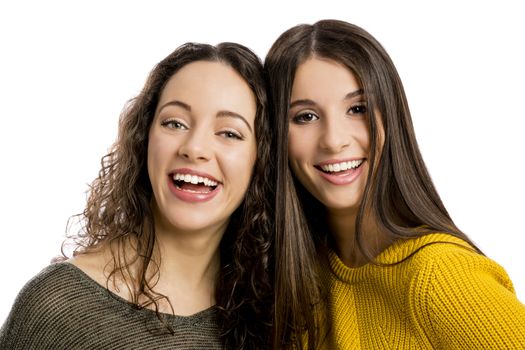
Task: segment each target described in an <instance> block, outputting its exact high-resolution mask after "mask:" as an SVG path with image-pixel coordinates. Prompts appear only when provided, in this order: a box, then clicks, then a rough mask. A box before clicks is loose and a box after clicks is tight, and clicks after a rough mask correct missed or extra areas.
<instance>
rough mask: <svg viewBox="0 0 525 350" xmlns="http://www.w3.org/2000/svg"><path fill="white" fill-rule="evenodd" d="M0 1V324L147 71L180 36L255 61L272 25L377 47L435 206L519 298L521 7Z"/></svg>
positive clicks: (71, 210)
mask: <svg viewBox="0 0 525 350" xmlns="http://www.w3.org/2000/svg"><path fill="white" fill-rule="evenodd" d="M7 3H8V2H7V1H4V2H2V3H1V5H0V45H1V47H0V161H1V171H0V206H1V207H0V223H1V230H0V284H1V287H0V291H1V298H0V324H1V323H2V322H3V320H4V319H5V317H6V316H7V313H8V312H9V310H10V308H11V305H12V303H13V301H14V298H15V297H16V294H17V293H18V291H19V290H20V288H21V287H22V286H23V285H24V284H25V282H26V281H27V280H28V279H30V278H31V277H32V276H33V275H34V274H36V273H38V272H39V271H40V270H41V269H42V268H43V267H45V266H46V264H48V262H49V260H50V259H51V258H52V257H54V256H56V255H58V254H59V252H60V244H61V242H62V240H63V238H64V233H65V229H66V222H67V219H68V218H69V216H70V215H73V214H76V213H79V212H80V211H82V209H83V207H84V203H85V198H86V195H85V192H86V190H87V188H88V186H87V184H88V183H90V182H91V181H92V180H93V179H94V178H95V176H96V175H97V172H98V169H99V161H100V158H101V157H102V156H103V155H104V154H105V153H106V151H107V150H108V147H109V146H110V145H111V144H112V142H113V141H114V139H115V137H116V132H117V120H118V116H119V114H120V111H121V109H122V107H123V106H124V104H125V102H126V101H127V100H128V99H130V98H132V97H133V96H134V95H136V94H137V93H138V92H139V90H140V89H141V87H142V85H143V84H144V81H145V78H146V76H147V74H148V72H149V71H150V69H151V68H152V67H153V65H154V64H155V63H157V62H158V61H160V60H161V59H162V58H164V57H165V56H166V55H168V54H169V53H170V52H171V51H173V50H174V49H175V48H176V47H177V46H179V45H180V44H182V43H184V42H187V41H197V42H206V43H211V44H216V43H218V42H221V41H236V42H240V43H243V44H245V45H246V46H248V47H250V48H252V49H253V50H254V51H255V52H256V53H257V54H259V55H260V56H261V57H263V58H264V56H265V54H266V52H267V50H268V49H269V47H270V45H271V44H272V42H273V41H274V40H275V39H276V38H277V36H278V35H279V34H280V33H282V32H283V31H284V30H286V29H288V28H289V27H291V26H293V25H296V24H298V23H312V22H315V21H316V20H319V19H323V18H337V19H343V20H346V21H349V22H353V23H355V24H358V25H360V26H362V27H364V28H365V29H366V30H368V31H369V32H370V33H372V35H374V36H375V37H376V38H377V39H378V40H379V41H380V42H381V43H382V44H383V45H384V46H385V48H386V49H387V51H388V52H389V53H390V55H391V56H392V58H393V60H394V63H395V64H396V66H397V68H398V70H399V73H400V75H401V78H402V80H403V82H404V85H405V88H406V92H407V95H408V100H409V103H410V106H411V110H412V114H413V119H414V124H415V128H416V135H417V138H418V140H419V143H420V147H421V150H422V152H423V156H424V158H425V160H426V162H427V165H428V168H429V170H430V173H431V175H432V177H433V179H434V181H435V184H436V186H437V188H438V190H439V192H440V194H441V196H442V198H443V200H444V202H445V205H446V206H447V208H448V210H449V212H450V214H451V215H452V217H453V218H454V219H455V221H456V223H457V224H458V226H459V227H460V228H461V229H462V230H464V231H465V232H466V233H467V234H468V235H470V237H471V238H472V239H473V240H474V241H475V242H476V243H477V244H478V245H479V247H481V249H482V250H483V251H484V252H485V253H486V254H487V255H488V256H490V257H491V258H493V259H494V260H496V261H498V262H499V263H500V264H501V265H502V266H503V267H504V268H505V269H506V270H507V271H508V273H509V275H510V277H511V278H512V280H513V282H514V284H515V287H516V291H517V294H518V297H519V298H520V299H521V300H522V301H524V300H525V250H524V246H523V243H524V242H525V240H524V236H525V225H524V224H523V218H524V216H525V205H524V204H523V198H524V197H525V185H524V181H523V180H524V176H523V172H524V170H525V167H524V165H523V158H524V157H523V155H522V153H523V152H524V151H525V137H523V135H522V134H523V133H524V131H525V129H524V123H523V120H524V118H525V112H524V110H525V105H524V104H525V98H524V95H525V88H524V84H525V44H524V42H525V39H524V37H525V21H524V20H523V18H524V11H523V10H520V9H519V8H518V5H517V4H518V3H520V2H519V1H515V2H510V1H497V2H496V1H493V2H483V1H476V2H474V1H472V2H470V4H469V2H468V1H439V2H437V1H436V2H435V3H434V4H433V5H432V4H420V3H419V2H416V1H414V2H412V3H409V2H399V1H395V2H394V1H384V2H377V1H349V0H346V1H327V0H324V1H318V2H315V3H312V4H311V5H309V3H308V2H306V1H300V2H291V1H284V0H283V1H276V2H272V1H261V2H252V1H238V2H228V1H209V2H205V1H191V4H189V3H190V1H166V2H161V1H156V2H155V1H149V2H147V3H146V1H144V2H143V3H138V2H136V1H126V2H116V1H105V2H102V1H100V2H97V1H89V2H87V1H85V2H80V1H63V2H56V1H32V2H28V1H17V2H16V5H8V4H7ZM11 3H15V2H14V1H12V2H11ZM421 3H422V2H421ZM426 3H430V2H426Z"/></svg>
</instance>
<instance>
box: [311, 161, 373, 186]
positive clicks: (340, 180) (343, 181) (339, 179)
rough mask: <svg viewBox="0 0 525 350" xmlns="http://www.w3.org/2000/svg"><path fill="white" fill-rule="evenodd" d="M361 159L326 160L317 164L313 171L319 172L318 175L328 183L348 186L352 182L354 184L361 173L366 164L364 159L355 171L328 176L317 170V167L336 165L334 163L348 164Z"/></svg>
mask: <svg viewBox="0 0 525 350" xmlns="http://www.w3.org/2000/svg"><path fill="white" fill-rule="evenodd" d="M359 159H363V158H348V159H341V160H339V159H338V160H328V161H325V162H322V163H319V164H317V165H316V167H315V169H316V170H317V171H318V172H319V174H320V175H321V176H322V177H323V178H324V179H325V180H327V181H328V182H330V183H331V184H334V185H348V184H350V183H352V182H354V181H355V180H356V179H357V178H358V177H359V175H361V173H362V172H363V165H364V163H365V162H366V159H364V161H363V163H361V165H360V166H359V167H358V168H357V169H350V170H345V171H339V172H337V173H333V174H329V173H325V172H324V171H322V170H321V169H319V168H317V166H319V167H320V166H322V165H328V164H336V163H342V162H350V161H353V160H359Z"/></svg>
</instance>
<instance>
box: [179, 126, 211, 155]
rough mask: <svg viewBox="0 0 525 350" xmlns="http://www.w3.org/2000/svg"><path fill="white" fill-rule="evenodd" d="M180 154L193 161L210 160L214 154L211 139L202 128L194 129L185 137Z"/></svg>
mask: <svg viewBox="0 0 525 350" xmlns="http://www.w3.org/2000/svg"><path fill="white" fill-rule="evenodd" d="M178 155H179V156H180V157H183V158H185V159H187V160H188V161H191V162H199V161H207V160H210V158H211V155H212V149H211V140H210V139H209V137H208V135H207V134H206V133H205V132H203V131H202V130H198V129H193V130H191V131H190V132H188V134H187V135H186V137H185V138H184V141H183V142H182V143H181V145H180V147H179V151H178Z"/></svg>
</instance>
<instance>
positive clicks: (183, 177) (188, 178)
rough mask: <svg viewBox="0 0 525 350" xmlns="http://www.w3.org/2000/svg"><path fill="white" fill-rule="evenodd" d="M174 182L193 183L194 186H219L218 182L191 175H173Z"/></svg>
mask: <svg viewBox="0 0 525 350" xmlns="http://www.w3.org/2000/svg"><path fill="white" fill-rule="evenodd" d="M173 180H175V181H177V180H179V181H184V182H188V183H192V184H194V185H196V184H199V183H203V184H204V185H205V186H217V182H216V181H213V180H211V179H208V178H206V177H201V176H197V175H190V174H179V173H177V174H175V175H173Z"/></svg>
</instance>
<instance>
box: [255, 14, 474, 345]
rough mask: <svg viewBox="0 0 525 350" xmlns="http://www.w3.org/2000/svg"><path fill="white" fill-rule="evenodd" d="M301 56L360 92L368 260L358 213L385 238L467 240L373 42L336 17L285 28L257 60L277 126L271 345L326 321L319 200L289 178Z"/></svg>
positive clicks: (300, 336)
mask: <svg viewBox="0 0 525 350" xmlns="http://www.w3.org/2000/svg"><path fill="white" fill-rule="evenodd" d="M310 57H319V58H323V59H328V60H332V61H334V62H337V63H339V64H341V65H343V66H345V67H346V68H348V69H349V70H350V71H351V72H352V73H353V74H354V75H355V76H356V77H357V78H358V80H359V82H360V83H361V86H362V88H363V90H364V92H365V96H366V97H365V98H366V102H367V106H368V107H367V109H368V111H369V114H368V123H369V130H370V133H371V151H370V155H369V157H368V159H369V162H370V169H371V171H370V172H369V174H368V178H367V184H366V187H365V190H364V195H363V200H362V202H361V204H360V208H359V213H358V216H357V220H356V227H355V232H356V235H355V237H356V243H357V246H358V248H359V250H360V251H361V253H362V254H363V255H364V256H365V257H366V258H367V259H368V260H369V261H370V262H374V254H373V252H372V250H371V249H370V247H368V246H366V244H365V243H364V242H363V239H362V236H363V232H362V231H363V229H362V226H363V219H364V217H368V216H369V215H371V217H373V218H375V224H376V226H377V229H378V230H380V231H381V232H384V233H385V234H387V235H388V236H389V237H390V238H391V239H392V240H398V239H409V238H413V237H418V236H422V235H425V234H428V233H432V232H446V233H449V234H451V235H454V236H456V237H459V238H461V239H463V240H465V241H467V242H469V243H471V244H472V242H471V241H470V240H469V239H468V237H467V236H466V235H465V234H464V233H463V232H461V231H460V230H459V229H458V228H457V227H456V225H455V224H454V222H453V221H452V219H451V218H450V216H449V214H448V212H447V210H446V209H445V206H444V205H443V203H442V201H441V199H440V197H439V195H438V193H437V191H436V189H435V187H434V185H433V183H432V180H431V178H430V175H429V173H428V171H427V168H426V166H425V163H424V162H423V158H422V156H421V153H420V151H419V147H418V145H417V141H416V137H415V134H414V128H413V125H412V119H411V116H410V111H409V108H408V103H407V99H406V96H405V92H404V89H403V85H402V83H401V79H400V78H399V75H398V73H397V70H396V68H395V66H394V64H393V62H392V60H391V59H390V57H389V55H388V54H387V52H386V51H385V50H384V48H383V47H382V46H381V44H380V43H379V42H378V41H377V40H376V39H375V38H374V37H372V36H371V35H370V34H369V33H368V32H366V31H365V30H363V29H362V28H360V27H358V26H355V25H352V24H350V23H346V22H343V21H337V20H322V21H319V22H317V23H315V24H313V25H306V24H303V25H298V26H295V27H293V28H291V29H289V30H287V31H286V32H284V33H283V34H282V35H281V36H280V37H279V38H278V39H277V41H276V42H275V43H274V44H273V46H272V47H271V49H270V51H269V53H268V55H267V57H266V61H265V68H266V72H267V75H268V80H269V86H270V92H271V95H272V96H271V98H270V100H271V106H272V113H271V114H272V115H273V118H275V120H274V123H275V127H276V135H275V137H276V139H275V141H274V142H275V148H276V154H277V156H276V171H277V183H276V207H275V209H276V237H275V246H276V271H275V304H276V305H275V310H276V314H275V320H274V322H275V325H274V326H275V331H274V335H275V339H274V346H275V347H276V348H279V347H288V346H290V343H294V345H295V346H298V347H301V343H302V342H303V340H304V339H306V338H307V343H308V348H309V349H314V348H315V346H316V345H317V344H318V343H320V342H322V341H323V340H322V338H323V336H322V335H321V334H320V333H319V332H320V330H321V329H324V328H326V325H323V324H321V323H322V322H327V321H326V320H323V319H322V317H320V315H322V314H323V311H322V308H323V300H324V299H325V295H326V294H325V293H326V291H325V290H324V287H325V286H324V284H323V283H322V282H321V279H320V277H319V273H318V271H319V269H320V265H321V264H323V263H324V262H325V261H326V254H325V253H326V248H327V244H328V242H329V241H330V237H329V232H327V227H328V226H327V225H326V221H325V220H326V215H324V213H325V208H324V207H323V206H322V205H321V203H320V202H318V201H317V200H316V199H315V198H314V197H313V196H311V195H310V194H309V193H308V192H307V191H306V190H305V189H304V188H303V187H302V186H301V185H300V184H299V182H298V181H296V180H295V178H294V175H293V174H292V172H291V170H290V168H289V166H288V109H289V104H290V96H291V90H292V85H293V80H294V77H295V71H296V69H297V67H298V66H299V65H300V64H301V63H303V62H304V61H305V60H307V59H308V58H310ZM376 112H377V113H376ZM381 128H382V130H383V131H382V135H380V133H379V130H381ZM381 138H382V139H383V140H381ZM473 246H474V245H473ZM474 247H475V246H474ZM475 249H477V248H475ZM478 251H479V250H478ZM306 334H307V337H306V338H305V335H306Z"/></svg>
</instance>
